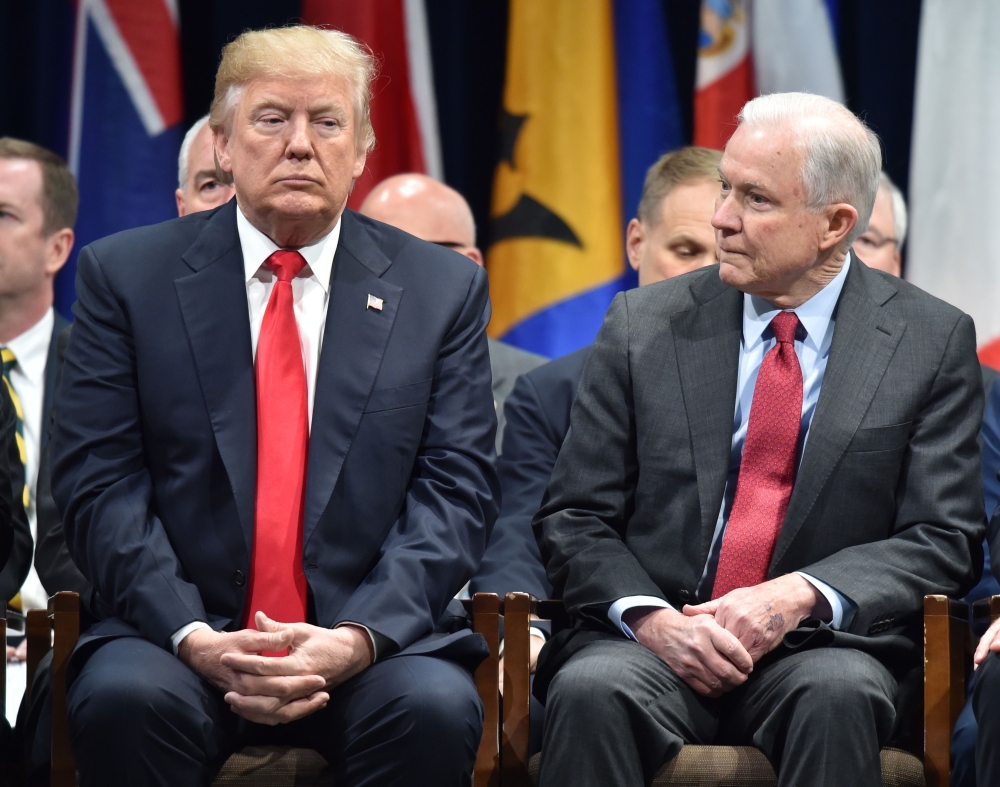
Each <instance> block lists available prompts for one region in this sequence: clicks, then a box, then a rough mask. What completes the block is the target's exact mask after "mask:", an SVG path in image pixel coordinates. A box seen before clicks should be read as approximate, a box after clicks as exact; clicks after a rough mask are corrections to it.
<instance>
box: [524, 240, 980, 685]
mask: <svg viewBox="0 0 1000 787" xmlns="http://www.w3.org/2000/svg"><path fill="white" fill-rule="evenodd" d="M855 259H857V258H856V257H855ZM718 271H719V269H718V267H717V266H712V267H710V268H703V269H701V270H699V271H696V272H693V273H691V274H687V275H685V276H681V277H678V278H675V279H671V280H668V281H665V282H662V283H660V284H655V285H651V286H649V287H643V288H641V289H638V290H631V291H629V292H626V293H622V294H620V295H618V296H617V297H616V298H615V301H614V303H613V304H612V305H611V308H610V310H609V311H608V314H607V317H606V318H605V322H604V326H603V327H602V328H601V332H600V334H599V335H598V337H597V341H596V343H595V344H594V349H593V352H592V353H591V356H590V359H589V361H588V363H587V367H586V369H585V371H584V375H583V379H582V380H581V383H580V389H579V393H578V395H577V399H576V403H575V404H574V407H573V412H572V417H571V427H570V433H569V436H568V437H567V439H566V442H565V444H564V445H563V448H562V452H561V453H560V455H559V459H558V461H557V463H556V466H555V470H554V472H553V476H552V482H551V484H550V486H549V489H548V493H547V500H546V501H545V503H544V504H543V506H542V508H541V510H540V511H539V512H538V515H537V516H536V517H535V520H534V523H533V524H534V527H535V531H536V535H537V537H538V538H539V541H540V545H541V548H542V557H543V559H544V560H545V561H546V563H547V572H548V576H549V579H550V581H551V582H552V584H553V586H554V588H555V591H556V593H560V592H562V594H563V598H564V599H565V601H566V604H567V607H568V609H569V611H570V613H571V614H572V615H573V616H575V617H576V618H577V619H578V621H579V622H578V625H577V628H576V629H575V630H573V631H569V632H564V633H563V635H561V636H557V637H556V638H554V639H553V641H551V642H550V646H549V648H548V650H549V652H548V653H547V654H545V658H544V659H543V663H542V664H540V665H539V674H540V675H542V683H543V684H545V683H546V682H547V679H548V678H549V677H551V674H553V672H554V669H556V668H558V665H559V664H560V663H562V662H563V661H564V660H565V658H568V655H569V654H570V652H572V651H573V650H574V646H573V643H572V640H573V639H574V638H576V639H577V640H578V642H577V643H576V646H575V647H579V646H580V645H581V644H582V643H581V641H580V631H581V630H582V631H583V632H585V635H584V636H583V637H582V640H583V641H586V640H588V639H590V638H591V636H590V635H587V634H586V632H588V631H589V632H596V633H598V634H599V635H600V636H621V635H620V633H618V632H615V631H614V630H613V628H612V627H611V624H610V622H609V621H608V619H607V614H606V612H607V609H608V607H609V606H610V604H612V603H613V602H614V601H615V600H616V599H619V598H622V597H623V596H632V595H647V596H656V597H659V598H662V599H665V600H667V601H669V602H670V603H671V604H673V605H675V606H678V607H679V606H680V605H682V604H685V603H689V602H693V601H694V598H695V587H696V586H697V584H698V581H699V578H700V576H701V574H702V570H703V568H704V566H705V562H706V559H707V557H708V552H709V549H710V545H711V540H712V535H713V532H714V528H715V521H716V518H717V516H718V513H719V507H720V505H721V504H722V497H723V494H724V489H725V484H726V475H727V468H728V463H729V452H730V444H731V440H732V428H733V407H734V402H735V401H736V385H737V373H738V362H739V351H740V341H741V335H742V313H743V312H742V303H743V294H742V293H741V292H739V291H737V290H735V289H732V288H730V287H727V286H726V285H725V284H723V283H722V282H721V281H720V279H719V273H718ZM836 316H837V322H836V328H835V333H834V337H833V344H832V347H831V350H830V358H829V363H828V365H827V369H826V375H825V378H824V382H823V389H822V392H821V394H820V398H819V402H818V404H817V408H816V412H815V415H814V416H813V420H812V424H811V428H810V432H809V440H808V442H807V444H806V447H805V452H804V454H803V457H802V462H801V465H800V466H799V471H798V476H797V479H796V483H795V489H794V492H793V494H792V499H791V502H790V504H789V508H788V513H787V515H786V517H785V522H784V525H783V527H782V530H781V534H780V536H779V539H778V543H777V546H776V548H775V552H774V557H773V559H772V562H771V566H770V572H769V576H770V577H772V578H773V577H776V576H779V575H782V574H786V573H789V572H792V571H798V570H803V571H807V572H808V573H809V574H811V575H812V576H814V577H817V578H818V579H820V580H822V581H823V582H826V583H827V584H829V585H830V586H832V587H834V588H836V589H837V590H838V591H840V592H841V593H842V594H844V595H845V596H847V597H848V598H849V599H850V600H851V601H853V602H854V603H855V604H856V605H857V613H856V615H855V616H854V619H853V621H851V624H850V627H849V629H848V631H846V632H832V631H830V630H829V629H827V628H825V627H818V628H819V629H822V631H820V634H821V636H820V637H819V639H818V640H817V639H816V638H815V637H806V639H810V640H811V645H810V646H814V645H816V644H817V643H820V644H841V645H844V646H850V647H858V648H862V649H865V650H868V651H870V652H872V653H873V654H874V655H876V656H877V657H879V658H880V659H882V660H883V662H885V663H887V664H888V665H890V666H892V665H893V662H894V661H895V662H897V663H896V666H903V665H902V664H899V663H898V662H899V660H900V659H904V657H905V656H907V655H908V656H910V658H909V659H904V660H905V661H907V662H910V663H912V659H913V658H916V654H918V653H919V647H918V643H919V636H920V634H919V632H920V628H919V618H920V612H921V609H922V606H923V597H924V595H925V594H928V593H943V594H948V595H952V596H961V595H963V594H964V593H966V592H967V591H968V589H969V588H971V587H972V586H973V584H974V583H975V581H976V575H977V571H978V567H980V566H981V565H982V557H981V552H980V550H981V546H980V543H981V541H982V538H983V533H984V530H985V526H986V517H985V512H984V510H983V498H982V488H981V483H982V482H981V479H980V459H979V450H978V448H977V445H976V434H977V431H978V428H979V424H980V421H981V418H982V413H983V384H982V378H981V374H980V370H979V364H978V361H977V359H976V340H975V329H974V327H973V323H972V320H971V318H970V317H969V316H968V315H965V314H963V313H962V312H960V311H959V310H958V309H955V308H953V307H952V306H949V305H948V304H945V303H943V302H941V301H939V300H937V299H935V298H933V297H931V296H930V295H928V294H926V293H924V292H922V291H921V290H919V289H917V288H916V287H914V286H912V285H910V284H908V283H907V282H905V281H901V280H899V279H895V278H893V277H890V276H888V275H885V274H882V273H879V272H877V271H874V270H872V269H870V268H867V267H866V266H865V265H863V264H860V263H859V264H855V265H852V266H851V269H850V272H849V273H848V276H847V281H846V282H845V284H844V290H843V293H842V294H841V297H840V301H839V304H838V307H837V313H836ZM879 638H882V639H881V640H880V639H879ZM787 643H788V640H787V639H786V644H787ZM560 651H562V653H561V654H560ZM536 681H537V678H536ZM542 691H544V689H542Z"/></svg>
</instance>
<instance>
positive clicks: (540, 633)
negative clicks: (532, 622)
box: [528, 626, 549, 642]
mask: <svg viewBox="0 0 1000 787" xmlns="http://www.w3.org/2000/svg"><path fill="white" fill-rule="evenodd" d="M528 634H529V635H530V636H532V637H538V638H539V639H540V640H541V641H542V642H547V641H548V639H549V638H548V636H547V635H546V634H545V631H544V630H543V629H539V628H535V627H534V626H532V627H531V628H529V629H528Z"/></svg>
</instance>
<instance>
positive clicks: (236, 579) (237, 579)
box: [233, 569, 247, 588]
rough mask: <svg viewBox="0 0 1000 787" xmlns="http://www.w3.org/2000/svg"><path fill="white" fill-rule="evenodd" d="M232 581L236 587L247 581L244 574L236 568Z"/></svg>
mask: <svg viewBox="0 0 1000 787" xmlns="http://www.w3.org/2000/svg"><path fill="white" fill-rule="evenodd" d="M233 582H235V583H236V587H238V588H241V587H243V586H244V585H245V584H246V583H247V577H246V574H244V573H243V572H242V571H240V570H239V569H237V571H236V573H234V574H233Z"/></svg>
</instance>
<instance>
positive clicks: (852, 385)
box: [771, 255, 906, 566]
mask: <svg viewBox="0 0 1000 787" xmlns="http://www.w3.org/2000/svg"><path fill="white" fill-rule="evenodd" d="M852 257H853V263H852V265H851V269H850V271H848V274H847V281H846V282H844V291H843V293H841V296H840V302H839V303H838V305H837V311H836V314H837V322H836V326H835V327H834V334H833V343H832V345H831V347H830V358H829V361H828V362H827V366H826V373H825V374H824V376H823V388H822V390H821V391H820V395H819V401H818V402H817V404H816V412H815V413H814V414H813V418H812V423H811V424H810V426H809V436H808V439H807V441H806V447H805V452H804V453H803V456H802V461H801V463H800V464H799V470H798V473H797V475H796V479H795V488H794V490H793V491H792V499H791V500H790V501H789V504H788V513H787V514H786V515H785V522H784V525H783V526H782V528H781V534H780V535H779V536H778V543H777V545H776V547H775V551H774V558H773V559H772V561H771V565H772V566H775V565H777V564H778V562H779V561H780V560H781V558H782V556H783V555H784V554H785V552H786V551H787V549H788V546H789V545H790V544H791V542H792V540H793V539H794V538H795V536H796V534H797V533H798V532H799V529H800V528H801V527H802V524H803V522H805V520H806V517H807V516H808V515H809V512H810V511H812V508H813V505H814V504H815V502H816V499H817V498H818V497H819V494H820V492H821V491H822V489H823V487H824V486H825V485H826V482H827V479H829V477H830V474H831V473H832V472H833V469H834V467H835V466H836V465H837V462H839V461H840V457H841V456H842V455H843V453H844V451H845V450H846V449H847V446H848V444H849V443H850V442H851V439H852V438H853V437H854V433H855V432H856V431H857V430H858V427H859V426H860V424H861V421H862V419H863V418H864V416H865V413H866V412H868V407H869V406H870V405H871V402H872V399H873V397H874V396H875V392H876V391H877V390H878V387H879V384H880V383H881V381H882V377H883V376H884V375H885V371H886V369H887V368H888V366H889V361H890V360H892V356H893V354H894V353H895V352H896V347H897V345H898V344H899V340H900V339H901V338H902V336H903V332H904V331H905V329H906V323H905V322H903V321H901V320H898V319H896V318H895V317H893V316H892V315H891V314H889V313H888V312H886V311H885V310H884V309H882V308H881V307H882V304H884V303H885V302H886V301H888V300H889V299H890V298H891V297H892V296H893V295H894V294H895V293H896V289H895V287H893V286H892V285H891V284H889V283H888V282H886V281H884V280H882V279H881V278H879V277H877V276H875V275H874V274H872V273H871V272H870V271H869V270H868V269H867V268H864V267H863V265H862V264H861V263H860V262H859V261H858V259H857V257H856V256H854V255H852Z"/></svg>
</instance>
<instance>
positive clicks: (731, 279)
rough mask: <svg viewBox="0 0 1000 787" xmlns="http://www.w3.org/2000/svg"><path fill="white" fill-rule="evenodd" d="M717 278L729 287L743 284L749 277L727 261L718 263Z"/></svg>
mask: <svg viewBox="0 0 1000 787" xmlns="http://www.w3.org/2000/svg"><path fill="white" fill-rule="evenodd" d="M719 278H720V279H721V280H722V283H723V284H728V285H729V286H730V287H739V286H741V285H745V284H747V283H748V282H749V279H750V277H749V276H747V275H746V274H745V273H744V272H743V271H741V270H740V269H739V268H737V267H736V266H735V265H732V264H731V263H728V262H720V263H719Z"/></svg>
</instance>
